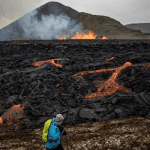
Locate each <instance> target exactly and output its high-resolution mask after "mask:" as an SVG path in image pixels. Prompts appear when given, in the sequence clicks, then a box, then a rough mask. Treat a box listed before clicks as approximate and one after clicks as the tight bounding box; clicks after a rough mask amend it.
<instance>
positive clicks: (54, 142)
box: [46, 119, 63, 149]
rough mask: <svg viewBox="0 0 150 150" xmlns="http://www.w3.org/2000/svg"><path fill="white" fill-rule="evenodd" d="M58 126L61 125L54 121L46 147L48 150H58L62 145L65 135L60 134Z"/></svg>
mask: <svg viewBox="0 0 150 150" xmlns="http://www.w3.org/2000/svg"><path fill="white" fill-rule="evenodd" d="M58 126H59V125H58V124H57V123H56V122H55V120H54V119H53V120H52V123H51V126H50V128H49V131H48V140H47V142H46V147H47V148H48V149H53V148H56V147H57V146H58V145H59V144H60V139H61V136H62V135H63V133H60V130H59V127H58Z"/></svg>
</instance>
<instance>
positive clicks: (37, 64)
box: [33, 59, 62, 68]
mask: <svg viewBox="0 0 150 150" xmlns="http://www.w3.org/2000/svg"><path fill="white" fill-rule="evenodd" d="M55 60H57V63H55ZM59 60H62V59H50V60H46V61H37V62H34V63H33V65H34V66H38V67H39V66H41V65H43V64H45V63H51V64H53V65H54V66H56V67H60V68H62V65H60V64H59V62H58V61H59Z"/></svg>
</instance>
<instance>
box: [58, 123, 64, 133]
mask: <svg viewBox="0 0 150 150" xmlns="http://www.w3.org/2000/svg"><path fill="white" fill-rule="evenodd" d="M58 127H59V131H60V133H62V132H63V131H64V127H63V126H62V125H59V126H58Z"/></svg>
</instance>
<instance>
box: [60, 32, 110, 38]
mask: <svg viewBox="0 0 150 150" xmlns="http://www.w3.org/2000/svg"><path fill="white" fill-rule="evenodd" d="M96 37H97V36H96V35H95V34H94V31H92V30H89V32H88V33H87V34H85V33H83V34H80V33H79V32H76V34H75V36H73V37H71V39H96ZM58 39H59V40H66V38H65V37H60V38H58ZM99 39H107V37H106V36H103V37H102V38H99Z"/></svg>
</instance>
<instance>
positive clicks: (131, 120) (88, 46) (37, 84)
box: [0, 40, 150, 150]
mask: <svg viewBox="0 0 150 150" xmlns="http://www.w3.org/2000/svg"><path fill="white" fill-rule="evenodd" d="M0 48H1V51H0V70H1V73H0V90H1V93H0V116H1V117H0V133H1V136H0V138H1V140H2V144H1V145H0V148H1V149H35V147H36V148H38V149H43V148H44V142H43V141H42V129H43V126H44V123H45V121H46V120H47V119H52V118H54V117H55V116H56V114H58V113H61V114H62V115H63V116H64V118H65V120H64V123H63V125H64V126H65V128H66V131H67V132H68V133H69V134H70V135H72V136H73V137H74V138H75V139H74V140H76V142H77V143H78V144H76V142H74V140H72V139H71V138H70V137H68V140H67V141H68V146H67V145H66V139H65V138H66V137H63V139H62V143H63V145H64V147H65V148H67V147H69V149H75V147H76V149H83V148H82V147H81V146H80V145H82V146H83V147H85V149H89V150H90V149H93V148H94V149H114V148H115V149H140V150H141V149H149V117H150V112H149V110H150V91H149V89H150V77H149V74H150V41H149V40H52V41H10V42H0ZM80 125H81V126H82V125H83V126H82V127H80ZM76 126H79V127H76ZM91 126H93V128H91ZM86 127H87V128H86ZM82 128H83V133H82V132H81V130H82ZM74 129H76V130H75V131H74ZM31 131H33V132H31ZM98 131H99V132H98ZM75 133H76V134H75ZM85 133H86V134H85ZM74 134H75V135H74ZM68 136H69V135H68ZM14 137H15V138H14ZM91 137H92V139H91ZM79 138H81V140H79V141H78V139H79ZM96 140H97V142H96ZM36 141H38V142H36ZM34 142H35V143H34ZM90 142H91V143H90ZM38 143H39V144H38ZM92 143H94V144H92ZM69 145H70V146H69ZM71 146H72V147H71ZM21 147H22V148H21ZM29 147H30V148H29ZM96 147H97V148H96ZM134 147H135V148H134Z"/></svg>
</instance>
